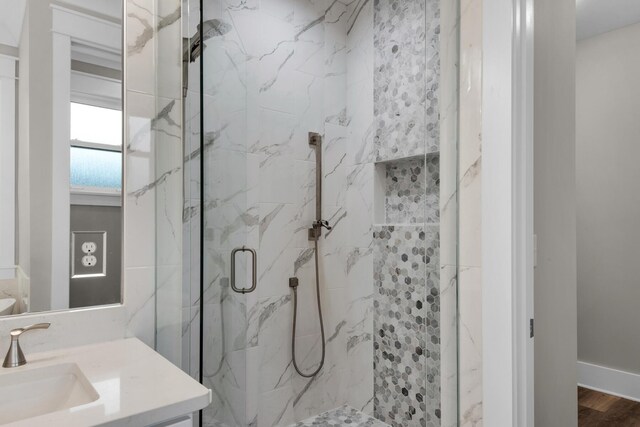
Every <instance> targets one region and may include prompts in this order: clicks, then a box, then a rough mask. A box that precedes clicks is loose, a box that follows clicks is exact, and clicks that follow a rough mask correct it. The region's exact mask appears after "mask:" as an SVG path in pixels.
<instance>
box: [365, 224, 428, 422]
mask: <svg viewBox="0 0 640 427" xmlns="http://www.w3.org/2000/svg"><path fill="white" fill-rule="evenodd" d="M373 236H374V282H375V299H374V303H373V304H374V332H375V340H374V415H375V417H376V418H377V419H379V420H382V421H385V422H387V423H389V424H391V425H392V426H394V427H395V426H402V427H404V426H411V427H412V426H425V427H438V426H439V425H440V327H439V324H438V322H439V319H440V316H439V311H440V295H439V280H438V269H439V264H440V262H439V246H440V237H439V227H438V226H437V225H434V226H429V225H427V226H424V225H420V226H413V225H406V226H378V227H376V228H375V229H374V233H373Z"/></svg>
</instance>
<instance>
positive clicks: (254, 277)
mask: <svg viewBox="0 0 640 427" xmlns="http://www.w3.org/2000/svg"><path fill="white" fill-rule="evenodd" d="M238 252H249V253H251V287H250V288H238V287H237V286H236V255H237V254H238ZM230 282H231V289H233V291H234V292H237V293H239V294H248V293H250V292H253V291H255V290H256V287H257V286H258V254H257V253H256V251H255V249H251V248H247V247H246V246H243V247H241V248H235V249H234V250H232V251H231V280H230Z"/></svg>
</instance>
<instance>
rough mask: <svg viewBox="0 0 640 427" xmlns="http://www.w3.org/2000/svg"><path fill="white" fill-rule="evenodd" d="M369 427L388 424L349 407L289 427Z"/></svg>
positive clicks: (381, 426) (383, 426)
mask: <svg viewBox="0 0 640 427" xmlns="http://www.w3.org/2000/svg"><path fill="white" fill-rule="evenodd" d="M345 425H347V426H354V427H361V426H367V427H369V426H371V427H388V426H389V424H386V423H383V422H382V421H378V420H376V419H375V418H373V417H370V416H369V415H367V414H365V413H363V412H360V411H358V410H357V409H354V408H352V407H350V406H341V407H340V408H336V409H332V410H330V411H327V412H323V413H322V414H320V415H316V416H314V417H311V418H307V419H306V420H304V421H300V422H298V423H295V424H292V425H291V426H290V427H310V426H345Z"/></svg>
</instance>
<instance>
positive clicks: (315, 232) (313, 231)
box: [309, 132, 332, 241]
mask: <svg viewBox="0 0 640 427" xmlns="http://www.w3.org/2000/svg"><path fill="white" fill-rule="evenodd" d="M309 146H310V147H313V148H314V149H315V152H316V220H315V221H314V222H313V225H312V226H311V228H310V229H309V240H310V241H314V240H315V241H317V240H318V239H319V238H320V237H322V228H323V227H324V228H326V229H327V231H331V229H332V227H331V226H330V225H329V222H328V221H325V220H323V219H322V135H320V134H319V133H317V132H309Z"/></svg>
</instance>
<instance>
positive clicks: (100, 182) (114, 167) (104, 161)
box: [71, 146, 122, 191]
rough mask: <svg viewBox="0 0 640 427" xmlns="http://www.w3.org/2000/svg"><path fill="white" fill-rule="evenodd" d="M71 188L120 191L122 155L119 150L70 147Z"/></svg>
mask: <svg viewBox="0 0 640 427" xmlns="http://www.w3.org/2000/svg"><path fill="white" fill-rule="evenodd" d="M71 188H72V190H94V191H120V190H121V189H122V156H121V154H120V151H110V150H102V149H96V148H86V147H75V146H72V147H71Z"/></svg>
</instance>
